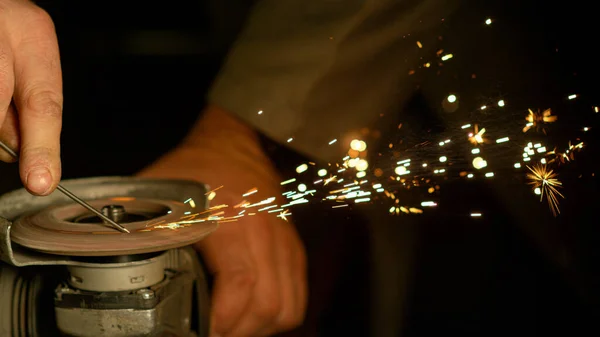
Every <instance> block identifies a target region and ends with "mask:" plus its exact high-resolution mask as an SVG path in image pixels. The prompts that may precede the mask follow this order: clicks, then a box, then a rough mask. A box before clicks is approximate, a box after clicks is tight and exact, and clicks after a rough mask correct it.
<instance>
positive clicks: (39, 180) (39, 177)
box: [25, 168, 52, 194]
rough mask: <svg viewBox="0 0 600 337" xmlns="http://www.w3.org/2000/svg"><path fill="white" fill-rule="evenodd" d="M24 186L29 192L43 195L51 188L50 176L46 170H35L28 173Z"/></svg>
mask: <svg viewBox="0 0 600 337" xmlns="http://www.w3.org/2000/svg"><path fill="white" fill-rule="evenodd" d="M25 184H26V185H27V188H28V189H29V191H30V192H32V193H35V194H45V193H46V192H47V191H48V190H49V189H50V186H52V175H51V174H50V171H49V170H48V169H47V168H37V169H34V170H33V171H31V172H29V174H28V175H27V180H26V181H25Z"/></svg>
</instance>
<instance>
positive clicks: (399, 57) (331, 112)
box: [208, 0, 457, 161]
mask: <svg viewBox="0 0 600 337" xmlns="http://www.w3.org/2000/svg"><path fill="white" fill-rule="evenodd" d="M456 2H457V1H454V0H406V1H398V0H379V1H375V0H346V1H342V0H320V1H318V0H287V1H278V0H264V1H259V2H258V3H257V4H256V6H255V7H254V9H253V11H252V13H251V14H250V17H249V19H248V21H247V23H246V26H245V28H244V29H243V31H242V33H241V34H240V36H239V37H238V40H237V42H236V43H235V44H234V45H233V47H232V49H231V50H230V53H229V55H228V57H227V59H226V61H225V63H224V65H223V68H222V69H221V72H220V74H219V75H218V76H217V78H216V80H215V82H214V84H213V87H212V89H211V91H210V93H209V97H208V100H209V103H211V104H215V105H218V106H220V107H222V108H224V109H226V110H228V111H230V112H231V113H233V114H235V115H236V116H237V117H238V118H240V119H241V120H243V121H245V122H246V123H248V124H250V125H251V126H252V127H254V128H255V129H257V130H258V131H260V132H262V133H263V134H265V135H266V136H268V137H270V138H272V139H273V140H275V141H277V142H280V143H286V142H287V141H288V139H290V138H292V139H293V141H291V142H289V144H286V145H288V146H289V147H291V148H293V149H294V150H296V151H299V152H300V153H303V154H305V155H308V156H309V157H312V158H314V159H316V160H323V161H331V160H336V159H339V158H341V156H343V155H345V151H346V150H347V149H348V145H349V141H350V140H351V139H352V138H353V137H355V136H356V135H357V134H358V133H359V132H360V130H361V129H364V128H365V127H372V126H373V124H374V123H375V122H376V121H377V120H378V119H379V118H380V116H381V115H383V114H386V113H388V112H390V111H393V109H395V108H397V104H398V103H399V102H400V101H401V100H399V99H398V96H401V95H402V92H403V90H404V89H403V88H404V84H403V82H402V81H406V78H407V74H408V72H409V71H410V70H411V69H414V68H415V67H417V66H418V65H419V63H420V62H422V61H420V57H421V55H422V54H421V53H422V50H420V49H419V47H418V43H417V41H418V40H419V36H420V35H422V34H425V33H426V32H429V31H431V29H432V28H433V27H437V26H439V25H440V22H442V21H443V18H444V16H445V15H447V14H448V13H449V12H450V11H451V10H452V9H453V8H455V7H456V6H455V3H456ZM334 139H335V140H336V141H335V142H333V144H330V143H332V141H333V140H334Z"/></svg>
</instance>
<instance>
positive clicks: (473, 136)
mask: <svg viewBox="0 0 600 337" xmlns="http://www.w3.org/2000/svg"><path fill="white" fill-rule="evenodd" d="M473 132H474V133H470V134H469V142H471V144H473V145H477V144H482V143H483V142H484V141H485V140H484V139H483V134H484V133H485V128H482V129H481V130H479V126H478V125H477V124H475V126H474V127H473Z"/></svg>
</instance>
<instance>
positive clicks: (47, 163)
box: [21, 146, 56, 171]
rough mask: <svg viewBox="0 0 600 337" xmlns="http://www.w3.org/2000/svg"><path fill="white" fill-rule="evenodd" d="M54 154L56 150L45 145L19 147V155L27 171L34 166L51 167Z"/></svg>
mask: <svg viewBox="0 0 600 337" xmlns="http://www.w3.org/2000/svg"><path fill="white" fill-rule="evenodd" d="M55 156H56V151H53V150H52V149H50V148H47V147H28V146H24V147H22V148H21V157H22V158H23V163H24V165H25V166H26V167H25V171H29V170H30V169H31V168H34V167H51V166H52V165H51V164H52V160H53V159H54V158H53V157H55Z"/></svg>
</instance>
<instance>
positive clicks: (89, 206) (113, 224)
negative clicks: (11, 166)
mask: <svg viewBox="0 0 600 337" xmlns="http://www.w3.org/2000/svg"><path fill="white" fill-rule="evenodd" d="M0 147H1V148H2V149H4V151H6V152H8V154H10V155H11V156H12V157H13V158H15V159H19V156H18V155H17V153H16V152H15V151H14V150H13V149H11V148H10V147H8V146H7V145H6V144H4V143H3V142H2V141H0ZM56 189H57V190H59V191H60V192H62V193H63V194H64V195H66V196H67V197H69V198H71V200H73V201H75V202H76V203H78V204H80V205H81V206H83V207H85V208H86V209H87V210H89V211H90V212H92V213H94V214H96V215H97V216H98V217H99V218H100V219H102V220H104V221H105V222H107V223H108V224H110V225H111V226H113V227H115V228H116V229H118V230H119V231H121V232H123V233H130V232H129V230H128V229H127V228H125V227H123V226H121V225H119V224H118V223H116V222H114V221H113V220H111V219H110V218H109V217H107V216H106V215H104V214H102V213H101V212H100V211H98V210H97V209H95V208H94V207H92V205H90V204H88V203H87V202H85V201H84V200H83V199H81V198H79V197H78V196H76V195H75V194H73V193H71V192H70V191H69V190H67V189H66V188H64V187H62V186H61V185H58V186H57V187H56Z"/></svg>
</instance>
